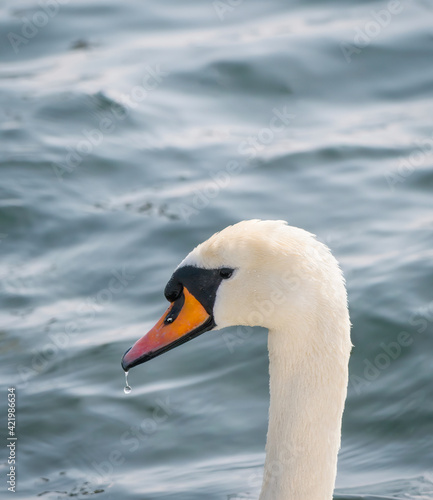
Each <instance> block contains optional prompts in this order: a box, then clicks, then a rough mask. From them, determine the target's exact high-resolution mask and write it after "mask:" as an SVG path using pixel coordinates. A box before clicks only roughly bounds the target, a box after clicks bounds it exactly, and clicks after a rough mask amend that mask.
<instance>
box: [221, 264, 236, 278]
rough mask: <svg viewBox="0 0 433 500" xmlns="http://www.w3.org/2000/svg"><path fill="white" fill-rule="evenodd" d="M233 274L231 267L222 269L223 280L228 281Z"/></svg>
mask: <svg viewBox="0 0 433 500" xmlns="http://www.w3.org/2000/svg"><path fill="white" fill-rule="evenodd" d="M232 274H233V269H230V268H229V267H223V268H222V269H220V276H221V278H222V279H223V280H228V279H229V278H230V277H231V276H232Z"/></svg>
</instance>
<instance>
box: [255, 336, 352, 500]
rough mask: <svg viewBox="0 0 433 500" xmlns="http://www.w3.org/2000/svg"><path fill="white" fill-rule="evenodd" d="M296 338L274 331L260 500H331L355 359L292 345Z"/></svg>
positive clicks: (338, 351) (340, 353) (270, 346)
mask: <svg viewBox="0 0 433 500" xmlns="http://www.w3.org/2000/svg"><path fill="white" fill-rule="evenodd" d="M298 333H299V332H298ZM291 338H292V339H293V335H292V334H291V333H290V332H289V333H288V332H284V333H281V332H276V331H271V332H269V340H268V347H269V362H270V365H269V371H270V408H269V428H268V436H267V443H266V461H265V470H264V477H263V485H262V492H261V495H260V500H331V499H332V494H333V490H334V484H335V477H336V471H337V454H338V450H339V447H340V439H341V418H342V413H343V408H344V401H345V398H346V390H347V377H348V374H347V360H348V355H349V354H348V352H347V353H346V352H344V349H343V350H339V349H336V351H337V353H338V354H337V353H336V354H335V355H333V353H332V351H331V352H330V351H329V349H325V348H324V346H319V348H318V349H316V350H313V349H311V350H308V349H307V348H306V347H305V348H304V347H303V346H301V345H298V346H296V345H295V346H294V345H288V344H287V342H288V341H289V340H290V339H291ZM334 347H335V346H334Z"/></svg>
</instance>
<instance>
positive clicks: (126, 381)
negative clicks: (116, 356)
mask: <svg viewBox="0 0 433 500" xmlns="http://www.w3.org/2000/svg"><path fill="white" fill-rule="evenodd" d="M128 373H129V372H125V388H124V389H123V392H124V393H125V394H129V393H130V392H131V391H132V389H131V387H130V385H129V384H128Z"/></svg>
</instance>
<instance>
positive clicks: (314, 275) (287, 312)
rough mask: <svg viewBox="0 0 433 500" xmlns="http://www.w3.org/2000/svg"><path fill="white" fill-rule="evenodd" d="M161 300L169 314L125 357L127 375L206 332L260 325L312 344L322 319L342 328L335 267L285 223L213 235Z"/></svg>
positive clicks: (242, 226)
mask: <svg viewBox="0 0 433 500" xmlns="http://www.w3.org/2000/svg"><path fill="white" fill-rule="evenodd" d="M165 297H166V299H167V300H168V301H169V302H170V306H169V308H168V310H167V311H166V312H165V313H164V315H163V316H162V317H161V319H160V320H159V321H158V323H157V324H156V325H155V326H154V328H152V329H151V330H150V331H149V332H148V333H147V334H146V335H145V336H144V337H142V338H141V339H139V340H138V341H137V342H136V343H135V344H134V345H133V346H132V347H131V348H130V349H129V350H128V351H127V352H126V353H125V355H124V356H123V359H122V367H123V369H124V370H125V371H127V370H129V369H130V368H132V367H133V366H136V365H138V364H141V363H143V362H145V361H148V360H150V359H152V358H154V357H156V356H158V355H160V354H162V353H164V352H166V351H168V350H170V349H172V348H174V347H176V346H178V345H180V344H182V343H184V342H187V341H188V340H191V339H193V338H195V337H197V336H198V335H200V334H202V333H204V332H206V331H209V330H218V329H220V328H224V327H228V326H236V325H245V326H261V327H265V328H268V329H269V331H270V332H271V333H272V332H273V331H278V332H282V331H284V332H288V333H286V337H287V338H286V342H287V343H289V344H292V345H296V344H298V345H300V344H302V345H314V344H315V343H317V342H318V341H322V342H323V340H324V339H315V338H309V337H308V335H311V332H318V331H320V322H321V320H322V319H323V318H322V317H321V316H322V312H323V313H324V312H325V311H327V314H328V315H329V311H331V312H332V314H334V315H335V316H336V317H337V319H338V316H340V317H342V318H343V320H347V321H348V315H347V306H346V290H345V286H344V280H343V277H342V275H341V271H340V269H339V266H338V264H337V262H336V260H335V259H334V258H333V256H332V255H331V253H330V251H329V250H328V248H327V247H326V246H325V245H324V244H322V243H320V242H319V241H318V240H316V238H315V237H314V236H313V235H312V234H310V233H308V232H307V231H304V230H302V229H299V228H295V227H291V226H289V225H287V223H286V222H284V221H261V220H249V221H243V222H239V223H238V224H234V225H233V226H229V227H227V228H225V229H224V230H222V231H221V232H219V233H216V234H214V235H213V236H211V237H210V238H209V239H208V240H206V241H205V242H204V243H201V244H200V245H198V246H197V247H196V248H194V250H192V251H191V252H190V253H189V254H188V255H187V257H186V258H185V259H184V260H183V261H182V262H181V263H180V264H179V266H178V267H177V269H176V270H175V272H174V273H173V275H172V277H171V278H170V280H169V282H168V283H167V286H166V287H165ZM306 325H307V326H309V328H306ZM308 332H310V333H308ZM328 340H329V339H328ZM330 340H331V342H334V341H333V339H330Z"/></svg>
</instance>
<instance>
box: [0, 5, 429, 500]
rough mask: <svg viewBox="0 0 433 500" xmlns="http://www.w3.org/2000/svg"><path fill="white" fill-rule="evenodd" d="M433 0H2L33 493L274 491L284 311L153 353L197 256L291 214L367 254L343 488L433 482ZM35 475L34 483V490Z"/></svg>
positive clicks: (14, 330) (5, 222)
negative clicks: (273, 387) (267, 463)
mask: <svg viewBox="0 0 433 500" xmlns="http://www.w3.org/2000/svg"><path fill="white" fill-rule="evenodd" d="M432 21H433V4H432V2H431V0H392V1H390V2H384V1H363V2H361V1H349V0H347V1H344V0H334V1H326V2H324V1H318V0H308V1H303V2H301V1H300V0H293V1H291V2H282V1H277V0H271V1H268V2H260V1H258V0H257V1H254V0H244V1H242V0H223V1H218V2H214V1H211V0H204V1H203V0H202V1H198V0H186V1H183V2H179V1H175V0H167V1H165V2H151V1H138V0H131V1H128V2H115V1H113V0H86V1H84V0H76V1H66V0H40V1H32V0H3V2H2V3H1V4H0V35H1V44H0V134H1V135H0V140H1V148H0V149H1V153H0V193H1V195H0V196H1V197H0V253H1V261H0V286H1V288H0V292H1V308H0V316H1V324H0V339H1V344H0V345H1V354H2V363H1V366H0V370H1V403H0V405H1V408H4V409H2V418H1V419H0V420H1V422H2V424H1V425H2V428H1V430H0V435H1V436H2V442H1V449H2V452H1V468H2V475H1V477H2V484H1V486H0V488H1V489H2V490H1V491H4V493H2V498H6V494H7V493H8V492H7V491H6V486H7V485H6V478H5V474H6V472H7V471H8V470H9V469H8V467H9V466H8V465H7V463H6V462H7V456H6V455H7V454H6V426H5V415H6V394H7V388H8V387H11V386H13V387H16V390H17V398H18V409H17V410H18V411H17V412H18V421H17V422H18V427H17V435H18V476H17V481H18V487H17V493H16V494H15V495H14V498H15V499H17V500H18V499H20V500H22V499H30V498H37V497H41V498H43V499H49V500H52V499H63V498H67V497H76V498H88V497H89V496H94V497H95V498H98V499H101V500H104V499H116V500H118V499H123V500H132V499H140V500H142V499H146V500H149V499H150V500H154V499H158V500H159V499H160V500H172V499H173V500H174V499H175V500H196V499H197V500H198V499H200V500H202V499H203V498H206V499H207V500H221V499H223V500H226V499H227V500H228V499H232V500H236V499H251V500H252V499H257V498H258V493H259V489H260V475H261V471H262V465H263V461H264V444H265V434H266V429H267V408H268V373H267V370H268V359H267V350H266V332H265V331H264V330H262V329H255V330H254V331H253V332H250V331H246V330H239V329H236V328H233V329H231V330H228V331H225V332H216V333H208V334H206V335H203V336H202V337H200V338H199V339H197V340H195V341H193V342H191V343H188V344H186V345H185V346H183V347H180V348H178V349H176V350H174V351H171V352H169V353H167V354H165V355H164V356H162V357H160V358H158V359H157V360H154V361H152V362H151V363H148V364H145V365H143V366H140V367H138V368H137V369H134V370H133V371H132V372H131V374H130V382H131V385H132V387H133V392H132V393H131V394H130V395H128V396H127V395H125V394H124V392H123V386H124V377H123V373H122V370H121V368H120V359H121V356H122V354H123V352H124V351H125V350H126V349H127V348H128V347H129V346H130V345H131V343H132V342H133V341H135V340H136V339H137V338H138V337H139V336H141V335H142V334H143V333H144V332H145V331H147V329H148V328H149V327H150V326H152V325H153V323H154V322H155V320H156V319H157V318H159V317H160V315H161V314H162V312H163V311H164V310H165V307H166V302H165V299H164V297H163V288H164V286H165V284H166V282H167V280H168V278H169V277H170V275H171V273H172V271H173V269H174V268H175V267H176V265H177V264H178V263H179V262H180V260H181V259H182V258H183V257H184V256H185V255H186V254H187V253H188V252H189V251H190V250H191V249H192V248H193V247H194V246H195V245H196V244H198V243H199V242H201V241H202V240H204V239H206V238H207V237H208V236H210V235H211V234H212V233H213V232H215V231H217V230H219V229H221V228H223V227H225V226H226V225H228V224H230V223H233V222H236V221H239V220H242V219H248V218H265V219H266V218H271V219H285V220H287V221H288V222H289V223H290V224H292V225H296V226H301V227H303V228H305V229H307V230H309V231H312V232H314V233H315V234H317V235H318V237H319V239H321V240H322V241H324V242H325V243H327V244H328V245H329V246H330V247H331V249H332V251H333V252H334V253H335V255H336V256H337V258H338V259H339V260H340V262H341V265H342V267H343V269H344V272H345V275H346V278H347V284H348V290H349V298H350V309H351V317H352V322H353V334H352V336H353V343H354V346H355V347H354V349H353V355H352V359H351V364H350V384H349V396H348V400H347V408H346V412H345V415H344V426H343V441H342V449H341V453H340V458H339V471H338V478H337V489H336V498H337V499H339V500H342V499H361V498H362V499H378V498H381V499H395V498H397V499H406V498H407V499H427V498H429V499H430V498H433V383H432V382H433V363H432V354H433V289H432V280H433V245H432V244H433V234H432V230H433V211H432V209H433V196H432V189H433V154H432V152H433V124H432V117H433V64H432V56H433V22H432ZM10 495H13V494H12V493H10Z"/></svg>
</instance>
